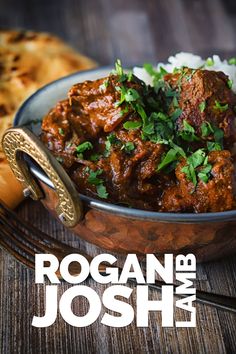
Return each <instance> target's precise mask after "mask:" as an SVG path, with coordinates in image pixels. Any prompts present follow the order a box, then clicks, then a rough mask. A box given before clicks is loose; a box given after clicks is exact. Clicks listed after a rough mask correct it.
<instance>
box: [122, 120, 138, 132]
mask: <svg viewBox="0 0 236 354" xmlns="http://www.w3.org/2000/svg"><path fill="white" fill-rule="evenodd" d="M141 126H142V123H141V122H138V121H136V122H132V121H128V122H125V123H124V124H123V127H124V128H125V129H127V130H132V129H138V128H140V127H141Z"/></svg>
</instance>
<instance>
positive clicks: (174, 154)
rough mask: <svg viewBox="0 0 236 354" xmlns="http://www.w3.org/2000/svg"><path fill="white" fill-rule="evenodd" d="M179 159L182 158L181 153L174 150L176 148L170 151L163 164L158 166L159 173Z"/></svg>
mask: <svg viewBox="0 0 236 354" xmlns="http://www.w3.org/2000/svg"><path fill="white" fill-rule="evenodd" d="M179 157H180V154H179V151H178V150H177V149H174V148H172V149H170V150H169V151H168V152H167V153H166V155H165V156H164V158H163V159H162V161H161V163H160V164H159V165H158V167H157V171H160V170H162V169H163V168H165V167H166V166H167V165H169V164H170V163H172V162H173V161H176V160H178V159H179Z"/></svg>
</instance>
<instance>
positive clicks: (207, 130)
mask: <svg viewBox="0 0 236 354" xmlns="http://www.w3.org/2000/svg"><path fill="white" fill-rule="evenodd" d="M201 132H202V137H207V136H209V135H210V134H212V133H214V129H213V127H212V125H211V123H209V122H204V123H202V125H201Z"/></svg>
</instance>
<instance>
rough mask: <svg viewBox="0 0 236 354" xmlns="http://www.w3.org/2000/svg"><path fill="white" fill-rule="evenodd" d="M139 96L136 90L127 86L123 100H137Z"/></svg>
mask: <svg viewBox="0 0 236 354" xmlns="http://www.w3.org/2000/svg"><path fill="white" fill-rule="evenodd" d="M139 98H140V96H139V93H138V91H136V90H135V89H133V88H129V89H128V90H127V91H126V93H125V97H124V99H125V101H126V102H128V103H129V102H134V101H137V100H138V99H139Z"/></svg>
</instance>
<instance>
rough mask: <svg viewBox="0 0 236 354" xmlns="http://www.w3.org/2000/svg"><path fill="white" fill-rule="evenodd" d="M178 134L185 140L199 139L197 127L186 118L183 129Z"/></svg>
mask: <svg viewBox="0 0 236 354" xmlns="http://www.w3.org/2000/svg"><path fill="white" fill-rule="evenodd" d="M178 135H179V136H180V137H181V138H182V139H183V140H185V141H189V142H191V141H196V140H199V139H198V137H197V136H196V135H195V129H194V128H193V127H192V126H191V125H190V124H189V123H188V122H187V120H186V119H185V120H184V121H183V129H182V130H181V131H180V132H179V133H178Z"/></svg>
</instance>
